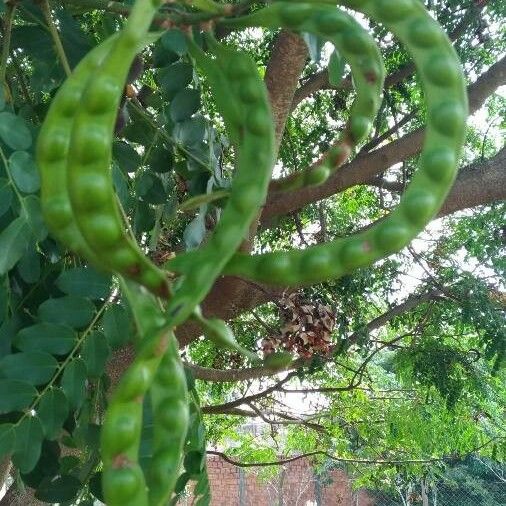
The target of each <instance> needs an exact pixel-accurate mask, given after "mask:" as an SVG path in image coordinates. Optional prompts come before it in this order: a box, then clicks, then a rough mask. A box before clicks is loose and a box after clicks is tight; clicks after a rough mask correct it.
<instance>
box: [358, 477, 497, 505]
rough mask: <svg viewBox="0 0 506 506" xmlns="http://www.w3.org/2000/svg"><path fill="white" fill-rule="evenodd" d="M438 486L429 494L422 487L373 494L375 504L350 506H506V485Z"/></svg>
mask: <svg viewBox="0 0 506 506" xmlns="http://www.w3.org/2000/svg"><path fill="white" fill-rule="evenodd" d="M460 485H461V486H459V485H458V484H453V483H452V484H449V483H444V482H443V483H438V484H436V485H434V486H432V487H430V488H429V489H428V490H423V489H422V488H421V487H420V488H418V489H417V488H416V487H413V489H412V490H411V491H410V492H405V491H404V492H402V491H398V492H397V493H396V494H394V493H392V492H390V493H385V492H374V491H369V493H368V495H369V497H370V499H371V502H368V503H365V502H364V503H363V504H362V503H361V502H360V501H358V502H356V503H355V504H353V503H352V504H351V505H350V506H505V505H506V483H503V482H496V483H488V484H487V486H486V487H483V486H482V485H480V486H479V487H469V486H466V484H464V483H463V484H460Z"/></svg>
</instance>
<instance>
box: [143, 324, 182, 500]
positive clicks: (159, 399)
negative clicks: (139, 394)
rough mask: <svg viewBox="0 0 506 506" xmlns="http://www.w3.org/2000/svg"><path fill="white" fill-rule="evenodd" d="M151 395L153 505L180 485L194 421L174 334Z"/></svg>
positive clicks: (167, 497) (169, 341)
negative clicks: (185, 444)
mask: <svg viewBox="0 0 506 506" xmlns="http://www.w3.org/2000/svg"><path fill="white" fill-rule="evenodd" d="M150 394H151V401H152V406H153V420H154V427H153V456H152V458H151V461H150V465H149V469H148V473H147V483H148V488H149V505H150V506H163V505H165V504H167V501H168V500H169V499H170V497H171V495H172V492H173V490H174V487H175V485H176V481H177V478H178V475H179V468H180V466H181V461H182V456H183V446H184V443H185V440H186V433H187V431H188V425H189V423H190V413H189V405H188V390H187V383H186V375H185V372H184V367H183V364H182V362H181V359H180V356H179V348H178V345H177V341H176V338H175V336H174V335H173V334H171V336H170V337H169V340H168V344H167V350H166V351H165V354H164V356H163V359H162V362H161V364H160V367H159V368H158V371H157V373H156V376H155V377H154V379H153V384H152V386H151V389H150Z"/></svg>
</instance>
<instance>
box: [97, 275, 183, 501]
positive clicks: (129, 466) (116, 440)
mask: <svg viewBox="0 0 506 506" xmlns="http://www.w3.org/2000/svg"><path fill="white" fill-rule="evenodd" d="M120 281H121V287H122V291H123V293H124V295H125V296H126V298H127V299H128V301H129V304H130V307H131V309H132V313H133V316H134V319H135V322H136V326H137V330H138V334H139V337H140V339H141V341H140V345H139V350H138V353H137V357H136V359H135V360H134V362H133V364H132V365H131V366H130V367H129V368H128V370H127V372H126V373H125V374H124V376H123V377H122V378H121V380H120V382H119V383H118V385H117V386H116V390H115V392H114V394H113V396H112V397H111V400H110V402H109V407H108V409H107V412H106V415H105V419H104V423H103V425H102V431H101V455H102V462H103V466H104V471H103V475H102V488H103V491H104V496H105V498H106V502H107V505H108V506H113V505H118V506H119V505H120V504H129V505H132V506H134V505H135V506H137V505H138V506H147V505H148V504H149V500H148V490H147V488H146V481H145V478H144V474H143V472H142V469H141V468H140V465H139V463H138V458H139V446H140V438H141V430H142V412H143V407H142V405H143V400H144V397H145V395H146V393H147V392H148V390H149V388H150V387H151V385H152V384H153V382H154V379H155V374H156V371H157V369H158V367H159V365H160V362H161V361H162V360H163V357H164V354H165V353H166V350H167V349H169V348H170V346H169V343H171V342H173V341H174V339H175V338H174V336H173V334H172V332H170V331H169V330H167V329H168V326H167V319H166V318H165V317H164V315H163V311H162V309H161V307H160V305H159V304H158V303H157V301H156V300H155V298H154V297H153V296H152V295H151V294H149V293H148V292H146V291H145V290H144V289H143V288H142V287H140V286H138V285H135V284H134V283H131V282H126V281H125V280H123V279H122V278H121V277H120ZM172 347H173V345H172ZM171 349H172V348H171ZM176 358H177V359H178V358H179V355H178V354H177V355H176ZM181 399H182V401H183V402H185V399H186V397H185V395H184V392H183V394H182V397H181ZM183 437H184V435H183ZM123 481H127V483H128V484H127V485H123ZM130 483H131V484H130ZM134 483H135V484H136V485H135V487H134Z"/></svg>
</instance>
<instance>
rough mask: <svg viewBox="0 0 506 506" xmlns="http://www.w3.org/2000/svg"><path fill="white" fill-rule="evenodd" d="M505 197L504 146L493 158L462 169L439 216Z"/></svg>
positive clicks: (505, 166)
mask: <svg viewBox="0 0 506 506" xmlns="http://www.w3.org/2000/svg"><path fill="white" fill-rule="evenodd" d="M505 198H506V146H505V147H503V148H502V149H501V150H500V151H499V152H498V153H497V154H496V155H495V156H494V157H493V158H491V159H490V160H486V161H484V162H479V163H475V164H472V165H469V166H467V167H465V168H464V169H462V170H461V171H460V173H459V176H458V178H457V180H456V181H455V184H454V185H453V188H452V190H451V192H450V194H449V195H448V198H447V199H446V201H445V203H444V205H443V207H442V208H441V211H440V212H439V215H438V216H439V217H441V216H446V215H448V214H452V213H454V212H455V211H460V210H462V209H468V208H470V207H475V206H479V205H483V204H490V203H492V202H496V201H498V200H503V199H505Z"/></svg>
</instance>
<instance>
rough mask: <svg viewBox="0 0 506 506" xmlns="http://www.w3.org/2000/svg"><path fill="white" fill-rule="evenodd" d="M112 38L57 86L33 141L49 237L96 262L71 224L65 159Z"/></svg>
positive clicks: (110, 45) (96, 48)
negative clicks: (78, 115) (92, 80)
mask: <svg viewBox="0 0 506 506" xmlns="http://www.w3.org/2000/svg"><path fill="white" fill-rule="evenodd" d="M115 39H116V36H112V37H110V38H109V39H108V40H107V41H105V42H103V43H102V44H100V45H99V46H97V47H95V48H94V49H93V50H92V51H90V53H88V54H87V55H86V56H85V57H84V58H83V60H82V61H81V62H80V63H79V65H77V67H76V68H75V69H74V71H73V73H72V75H71V76H70V77H69V78H68V79H67V80H66V81H65V83H64V84H63V85H62V86H61V88H60V89H59V91H58V93H57V94H56V96H55V97H54V99H53V101H52V103H51V107H50V108H49V111H48V113H47V114H46V118H45V121H44V124H43V125H42V128H41V129H40V132H39V136H38V139H37V153H36V158H37V165H38V167H39V170H40V175H41V206H42V213H43V215H44V220H45V222H46V224H47V226H48V227H49V229H50V230H51V233H52V234H54V236H55V237H56V238H57V239H58V240H60V241H61V242H62V243H64V244H66V245H67V246H68V247H69V248H70V249H71V250H72V251H75V252H76V253H78V254H80V255H82V256H84V257H86V258H88V259H89V260H90V261H92V262H93V263H95V264H96V265H100V262H99V261H98V260H97V259H96V257H95V255H94V254H93V252H92V251H91V250H90V248H89V247H88V246H87V244H86V243H85V241H84V239H83V237H82V235H81V232H80V230H79V228H78V227H77V224H76V222H75V218H74V214H73V210H72V206H71V203H70V197H69V194H68V189H67V158H68V151H69V147H70V132H71V130H72V125H73V123H74V114H75V111H76V109H77V108H78V107H79V104H80V102H81V99H82V95H83V93H84V90H85V88H86V83H87V81H88V77H89V76H90V75H91V74H93V72H94V71H95V70H96V69H97V68H98V67H99V66H100V64H101V63H102V61H103V60H104V58H105V57H106V55H107V53H108V52H109V50H110V49H111V47H112V44H113V42H114V40H115Z"/></svg>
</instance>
